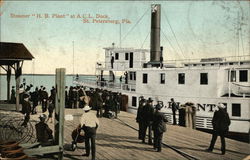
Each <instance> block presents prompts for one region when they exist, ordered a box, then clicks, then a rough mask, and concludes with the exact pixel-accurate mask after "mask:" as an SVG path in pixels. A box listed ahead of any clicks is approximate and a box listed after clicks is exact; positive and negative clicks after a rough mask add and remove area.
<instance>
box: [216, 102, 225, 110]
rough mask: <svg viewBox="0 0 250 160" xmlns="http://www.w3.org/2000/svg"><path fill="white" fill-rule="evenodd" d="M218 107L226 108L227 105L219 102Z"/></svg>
mask: <svg viewBox="0 0 250 160" xmlns="http://www.w3.org/2000/svg"><path fill="white" fill-rule="evenodd" d="M218 107H219V108H221V109H225V108H226V106H225V105H224V104H222V103H218Z"/></svg>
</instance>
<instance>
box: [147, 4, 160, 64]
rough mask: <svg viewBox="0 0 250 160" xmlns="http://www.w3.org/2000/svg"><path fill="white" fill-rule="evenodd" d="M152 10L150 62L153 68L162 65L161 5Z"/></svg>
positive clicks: (155, 5) (154, 6) (154, 5)
mask: <svg viewBox="0 0 250 160" xmlns="http://www.w3.org/2000/svg"><path fill="white" fill-rule="evenodd" d="M151 7H152V10H151V35H150V62H149V64H151V65H152V66H159V65H160V57H161V48H160V32H161V5H160V4H153V5H152V6H151Z"/></svg>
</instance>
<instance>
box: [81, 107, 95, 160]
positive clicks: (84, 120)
mask: <svg viewBox="0 0 250 160" xmlns="http://www.w3.org/2000/svg"><path fill="white" fill-rule="evenodd" d="M83 110H84V112H85V113H84V114H83V115H82V116H81V118H80V124H81V127H82V129H83V130H84V132H85V148H86V154H83V156H87V157H88V156H89V154H90V143H89V141H91V154H92V160H94V159H95V153H96V148H95V138H96V130H97V128H98V126H99V120H98V118H97V117H96V115H95V114H94V113H92V112H90V110H91V108H90V107H89V106H88V105H86V106H85V107H84V108H83Z"/></svg>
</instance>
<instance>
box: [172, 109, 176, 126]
mask: <svg viewBox="0 0 250 160" xmlns="http://www.w3.org/2000/svg"><path fill="white" fill-rule="evenodd" d="M173 125H176V117H175V111H173Z"/></svg>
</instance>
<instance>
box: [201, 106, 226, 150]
mask: <svg viewBox="0 0 250 160" xmlns="http://www.w3.org/2000/svg"><path fill="white" fill-rule="evenodd" d="M218 108H219V110H218V111H215V112H214V116H213V119H212V124H213V136H212V139H211V142H210V146H209V148H208V149H206V151H208V152H212V151H213V149H214V144H215V142H216V139H217V136H218V135H219V136H220V139H221V154H222V155H224V154H225V153H226V142H225V135H226V134H227V132H228V129H229V125H230V124H231V121H230V118H229V116H228V113H227V111H226V110H225V109H226V106H225V105H224V104H222V103H219V104H218Z"/></svg>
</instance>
